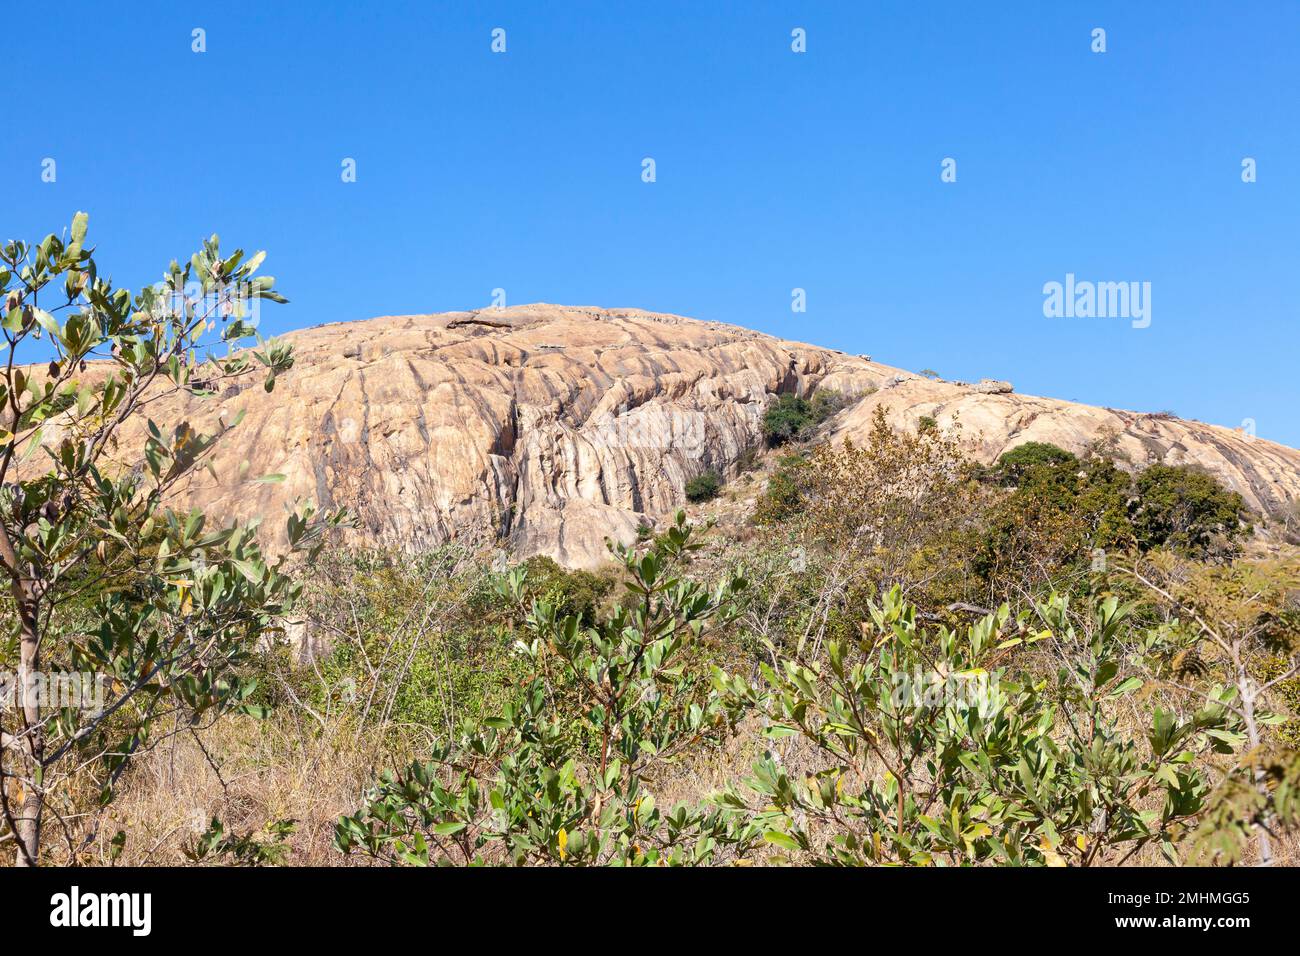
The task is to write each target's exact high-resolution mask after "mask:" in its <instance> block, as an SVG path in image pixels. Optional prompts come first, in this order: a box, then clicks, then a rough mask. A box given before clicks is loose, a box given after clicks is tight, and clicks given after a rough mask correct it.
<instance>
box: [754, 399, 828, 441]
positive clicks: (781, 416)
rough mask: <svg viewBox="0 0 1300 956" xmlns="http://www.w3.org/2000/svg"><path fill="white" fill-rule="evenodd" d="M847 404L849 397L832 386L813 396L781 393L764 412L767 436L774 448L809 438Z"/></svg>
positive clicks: (765, 435) (763, 426) (763, 427)
mask: <svg viewBox="0 0 1300 956" xmlns="http://www.w3.org/2000/svg"><path fill="white" fill-rule="evenodd" d="M846 404H848V400H847V399H846V398H845V397H844V396H843V395H841V394H840V393H839V392H836V391H834V390H832V389H818V390H817V391H816V392H814V393H813V396H812V398H811V399H807V398H801V397H800V396H798V395H779V396H777V399H776V401H774V402H773V403H772V404H771V405H769V406H768V408H767V411H766V412H764V414H763V424H762V430H763V438H764V439H766V441H767V444H768V445H769V446H771V447H776V446H777V445H784V444H786V443H788V442H791V441H797V440H800V439H804V438H807V437H808V436H809V434H811V432H812V430H813V429H814V428H816V427H817V426H818V425H820V424H821V423H822V422H824V421H826V419H828V418H830V417H831V416H832V415H834V414H835V413H836V412H838V411H839V410H840V409H842V408H844V407H845V405H846Z"/></svg>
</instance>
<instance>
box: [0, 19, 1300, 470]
mask: <svg viewBox="0 0 1300 956" xmlns="http://www.w3.org/2000/svg"><path fill="white" fill-rule="evenodd" d="M51 11H53V12H51ZM4 23H5V37H6V42H5V44H4V46H5V60H6V75H7V76H9V77H10V79H11V83H10V94H9V96H8V97H7V105H8V108H7V110H6V113H7V115H8V120H7V122H6V123H5V130H4V135H3V145H0V200H2V202H0V210H3V213H4V220H3V222H0V233H2V234H3V237H5V238H9V237H22V238H29V239H39V238H40V237H41V236H42V235H44V234H45V233H47V232H50V231H55V230H57V229H59V228H61V227H62V226H63V225H65V224H66V223H67V222H68V221H69V220H70V218H71V216H72V214H73V212H74V211H76V210H77V209H85V210H87V211H88V212H89V213H90V217H91V218H90V224H91V228H90V236H91V240H92V241H93V242H94V243H96V244H97V245H98V247H99V251H100V260H101V267H107V268H109V269H110V270H111V271H112V272H113V274H114V277H115V278H116V280H117V281H118V282H119V283H126V284H129V285H131V286H132V287H135V286H137V285H139V284H140V283H142V282H145V281H152V280H154V279H156V278H158V277H159V276H160V274H161V271H162V269H163V268H164V266H165V265H166V263H167V262H168V261H169V260H170V259H171V258H173V257H180V256H187V255H188V254H189V253H190V252H191V251H192V250H193V249H194V248H195V247H196V246H197V244H198V242H199V240H200V238H201V237H202V236H204V235H206V234H207V233H209V232H212V231H216V232H219V233H220V234H221V236H222V238H223V242H224V243H225V244H227V245H228V246H229V247H231V248H233V245H234V244H239V245H243V246H245V247H246V248H250V249H253V248H266V249H268V250H269V257H268V262H267V267H266V271H269V272H270V273H272V274H274V275H276V276H277V277H278V278H279V282H280V287H281V288H282V289H283V291H284V292H285V294H286V295H288V296H289V298H290V299H291V300H292V301H291V304H290V305H287V306H281V307H278V308H275V307H270V308H268V309H267V310H266V311H267V313H269V315H268V316H267V318H266V321H265V322H264V330H265V331H267V332H279V331H284V330H288V329H292V328H299V327H303V326H308V325H315V324H318V323H322V322H332V321H338V320H347V319H360V318H366V317H369V316H372V315H380V314H393V313H410V312H433V311H445V310H450V309H463V308H473V307H482V306H486V305H487V304H488V303H489V300H490V296H491V290H492V289H494V288H497V287H501V288H504V289H505V290H506V294H507V301H508V302H509V303H511V304H518V303H524V302H532V301H549V302H560V303H571V304H583V305H604V306H638V307H642V308H647V309H655V310H661V311H668V312H678V313H682V314H686V315H693V316H697V317H700V318H707V319H715V320H719V321H724V322H734V323H738V324H741V325H746V326H750V327H753V328H757V329H761V330H763V331H766V332H771V333H773V334H776V335H781V336H784V337H788V338H793V339H798V340H802V341H807V342H814V343H817V344H821V345H826V346H831V347H837V348H841V349H844V350H845V351H848V352H869V353H871V354H872V355H873V356H874V357H876V358H877V359H878V360H880V361H884V362H888V363H891V364H895V365H900V366H903V367H907V368H913V369H920V368H924V367H932V368H934V369H936V370H938V371H939V372H940V373H941V374H942V375H944V376H945V377H949V378H962V379H977V378H980V377H982V376H988V377H995V378H1007V379H1010V380H1012V381H1013V382H1014V383H1015V384H1016V387H1017V388H1018V389H1019V390H1020V391H1023V392H1030V393H1038V394H1047V395H1053V396H1058V397H1061V398H1067V399H1075V400H1078V401H1085V402H1090V403H1095V404H1101V405H1111V406H1116V407H1124V408H1135V409H1140V410H1159V409H1166V408H1167V409H1172V410H1174V411H1175V412H1177V413H1178V414H1180V415H1182V416H1185V417H1194V418H1200V419H1203V420H1205V421H1211V422H1217V423H1220V424H1225V425H1229V426H1236V425H1238V424H1240V423H1241V421H1242V420H1243V419H1245V418H1253V419H1255V420H1256V422H1257V423H1258V432H1259V434H1260V435H1261V436H1262V437H1267V438H1273V439H1276V440H1278V441H1282V442H1285V443H1287V444H1291V445H1300V416H1298V415H1297V410H1298V409H1300V374H1297V366H1298V365H1300V347H1298V346H1300V331H1297V330H1298V329H1300V290H1298V289H1297V284H1298V283H1300V182H1298V181H1297V170H1300V53H1298V52H1297V44H1298V43H1300V3H1296V2H1294V0H1278V2H1252V3H1248V4H1240V3H1226V2H1225V3H1211V2H1205V3H1184V2H1173V0H1169V2H1157V0H1152V2H1143V3H1130V2H1125V3H1086V2H1070V3H1048V2H1030V0H1024V2H992V0H988V2H980V3H976V2H957V0H948V2H921V0H913V2H901V0H900V2H895V3H887V2H881V3H876V2H872V3H866V2H832V0H819V2H807V3H797V2H762V0H747V2H708V0H695V2H670V0H660V2H655V3H633V2H627V3H622V2H606V0H602V2H596V0H592V2H580V3H579V2H564V0H556V2H548V3H542V2H518V3H494V2H469V0H464V2H459V3H440V2H427V0H426V2H421V3H406V2H396V0H386V2H384V3H374V4H362V3H342V2H328V0H317V2H312V3H306V2H299V3H258V4H254V3H233V2H232V3H222V4H213V3H203V4H198V3H193V4H191V3H130V4H126V3H122V4H117V3H114V4H109V3H102V2H101V3H76V2H73V3H68V2H64V3H59V4H57V5H56V7H53V8H52V7H48V6H46V7H42V6H40V5H38V4H35V3H27V2H24V3H17V4H12V5H11V9H10V10H8V11H6V13H5V16H4ZM195 27H201V28H203V29H205V30H206V33H207V52H206V53H203V54H196V53H193V52H191V30H192V29H194V28H195ZM494 27H502V28H504V29H505V30H506V31H507V34H506V37H507V52H506V53H505V54H504V55H495V54H493V53H492V52H491V50H490V43H491V36H490V33H491V30H492V29H493V28H494ZM795 27H803V28H805V29H806V31H807V44H808V51H807V53H805V54H802V55H800V54H795V53H793V52H791V49H790V42H791V40H790V31H791V30H792V29H793V28H795ZM1094 27H1103V28H1104V29H1105V30H1106V31H1107V52H1106V53H1105V54H1094V53H1092V52H1091V50H1090V44H1091V37H1090V33H1091V31H1092V29H1093V28H1094ZM647 156H650V157H653V158H654V159H655V161H656V164H657V182H655V183H653V184H647V183H643V182H642V181H641V161H642V159H643V158H644V157H647ZM1247 156H1249V157H1254V158H1255V159H1256V161H1257V163H1258V182H1256V183H1253V184H1244V183H1243V182H1242V181H1241V161H1242V158H1243V157H1247ZM45 157H52V158H54V159H55V160H56V161H57V164H58V166H57V175H58V178H57V181H56V182H55V183H43V182H42V181H41V161H42V159H43V158H45ZM344 157H352V158H354V159H355V160H356V162H357V182H355V183H343V182H342V181H341V178H340V171H341V167H340V164H341V162H342V160H343V158H344ZM945 157H952V158H954V159H956V160H957V164H958V166H957V172H958V177H957V182H956V183H952V184H945V183H942V182H941V181H940V175H939V174H940V163H941V161H942V160H943V159H944V158H945ZM1067 272H1072V273H1074V274H1076V275H1077V276H1078V277H1079V278H1080V279H1092V280H1102V281H1128V280H1133V281H1148V282H1150V283H1151V284H1152V324H1151V327H1150V328H1147V329H1142V330H1135V329H1133V328H1131V326H1130V323H1129V322H1128V321H1126V320H1124V319H1048V318H1045V317H1044V316H1043V308H1042V306H1043V293H1042V288H1043V284H1044V283H1045V282H1049V281H1053V280H1056V281H1063V280H1064V277H1065V274H1066V273H1067ZM795 287H801V288H804V289H806V290H807V303H808V310H807V312H806V313H804V314H795V313H792V312H791V309H790V295H791V289H792V288H795Z"/></svg>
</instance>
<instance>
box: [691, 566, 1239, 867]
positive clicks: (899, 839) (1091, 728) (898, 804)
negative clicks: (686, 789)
mask: <svg viewBox="0 0 1300 956" xmlns="http://www.w3.org/2000/svg"><path fill="white" fill-rule="evenodd" d="M1128 613H1129V612H1128V609H1126V608H1121V607H1119V606H1118V604H1117V602H1116V601H1115V600H1114V599H1113V598H1112V599H1109V600H1107V601H1105V602H1103V603H1101V604H1099V605H1097V606H1096V607H1095V608H1093V609H1092V611H1091V612H1090V615H1089V616H1090V621H1089V625H1088V628H1087V630H1086V631H1084V632H1083V633H1079V632H1076V629H1075V625H1074V623H1073V622H1072V619H1071V616H1070V614H1069V613H1068V610H1067V607H1066V604H1065V602H1064V601H1063V600H1059V599H1054V600H1053V601H1051V602H1048V603H1047V604H1045V605H1042V606H1040V607H1039V609H1038V615H1039V617H1040V620H1041V621H1042V623H1044V624H1046V625H1047V626H1046V627H1045V628H1043V629H1041V630H1037V629H1035V628H1033V627H1030V626H1029V623H1030V618H1029V612H1027V611H1026V612H1024V613H1022V615H1020V616H1019V618H1017V619H1016V621H1015V626H1014V627H1010V626H1009V625H1010V624H1011V623H1012V622H1011V619H1010V615H1009V611H1008V609H1007V608H1006V606H1005V605H1004V606H1003V607H1002V608H1001V609H1000V610H999V611H998V612H996V613H995V614H991V615H989V616H987V617H985V618H983V619H982V620H980V621H979V622H978V623H976V624H975V625H973V626H970V627H968V628H966V629H964V630H961V631H957V630H950V629H948V628H947V627H943V626H940V627H939V628H938V629H937V630H935V631H930V632H926V631H924V630H922V628H921V627H919V626H918V624H917V620H916V609H915V607H914V606H913V605H910V604H908V603H907V602H905V601H904V600H903V599H902V597H901V593H900V591H899V590H898V589H894V590H893V591H891V592H889V593H887V594H886V595H885V596H884V599H883V602H882V604H881V605H880V606H875V605H873V606H872V608H871V617H872V620H871V622H870V623H869V625H864V631H863V634H862V635H861V636H860V637H857V638H853V639H849V640H846V641H832V642H830V643H829V644H828V646H827V654H826V658H825V660H806V659H801V658H799V657H784V658H783V659H781V660H780V661H779V662H778V666H775V667H774V666H769V665H767V664H764V665H763V668H762V670H763V675H764V678H765V680H766V686H765V687H757V686H754V685H751V684H750V683H749V682H748V681H746V680H743V679H740V678H736V677H730V676H728V675H726V674H724V673H722V672H717V673H716V675H715V681H716V683H717V684H718V686H719V687H722V688H724V689H725V690H726V691H727V692H728V693H729V694H730V695H731V696H732V697H733V698H734V699H735V701H736V702H737V705H738V706H745V707H752V708H754V709H757V710H758V711H759V712H760V713H761V714H762V715H763V717H764V719H765V721H766V722H767V726H768V730H767V734H768V736H769V737H770V738H772V740H773V741H774V742H779V741H781V740H782V739H784V738H787V737H792V736H797V737H799V738H801V739H802V740H803V741H805V742H806V744H808V745H811V746H812V747H813V748H814V751H815V753H816V754H817V755H819V757H820V760H819V761H818V762H817V763H816V764H815V765H814V770H813V772H811V773H805V774H800V775H798V776H795V775H792V773H791V771H789V770H788V769H786V767H785V766H784V764H783V763H780V762H777V761H776V760H774V759H773V757H772V756H770V755H769V756H768V757H765V758H764V759H763V760H760V761H759V762H758V763H757V764H756V765H755V768H754V770H755V773H754V776H753V778H752V779H751V780H750V781H749V786H750V787H751V788H752V789H753V791H754V792H755V793H756V794H757V797H758V801H759V805H758V806H757V807H753V808H750V812H752V813H754V814H755V818H756V820H757V821H758V822H759V824H760V825H761V826H763V828H764V830H765V834H764V835H765V838H766V839H767V840H768V841H769V842H770V843H772V844H773V845H775V846H777V847H780V848H782V849H784V850H787V851H790V852H791V853H793V854H794V858H795V859H798V860H806V861H808V862H815V863H826V864H852V865H857V864H880V863H906V864H914V865H934V864H946V865H962V864H971V863H981V862H990V863H1001V864H1012V865H1023V864H1037V865H1044V864H1046V865H1049V866H1050V865H1058V866H1059V865H1065V864H1066V863H1076V864H1082V865H1093V864H1101V863H1107V862H1109V863H1117V862H1120V861H1121V860H1123V859H1125V858H1127V856H1128V855H1130V854H1131V853H1133V852H1135V851H1136V850H1137V849H1140V848H1141V847H1143V846H1146V845H1153V846H1159V847H1160V849H1161V850H1162V851H1163V852H1164V853H1165V854H1166V855H1167V856H1168V857H1170V858H1171V859H1176V858H1177V854H1178V849H1179V844H1180V842H1181V841H1182V840H1184V839H1185V838H1186V836H1187V834H1188V832H1189V827H1188V826H1187V824H1188V821H1191V820H1194V819H1195V818H1196V817H1197V815H1198V814H1199V813H1200V812H1201V811H1203V810H1204V809H1205V807H1206V797H1207V793H1208V792H1209V789H1210V784H1209V782H1208V781H1207V779H1206V776H1205V774H1204V771H1203V770H1201V769H1199V768H1198V767H1196V766H1194V765H1193V762H1192V761H1193V760H1194V759H1196V757H1197V756H1198V755H1203V754H1207V753H1210V752H1219V753H1228V752H1231V750H1232V748H1233V747H1234V746H1237V745H1239V744H1240V743H1241V742H1242V741H1243V740H1244V736H1243V735H1242V734H1241V733H1240V730H1239V727H1238V723H1237V722H1236V720H1235V718H1234V715H1233V709H1232V708H1231V707H1230V706H1227V704H1230V703H1231V701H1232V697H1233V694H1232V692H1231V691H1228V690H1225V689H1223V688H1219V689H1217V690H1215V691H1213V692H1212V693H1211V695H1210V699H1209V700H1208V701H1207V702H1206V703H1205V704H1204V706H1202V707H1200V709H1198V710H1195V711H1193V712H1186V713H1182V712H1178V711H1169V710H1164V709H1161V708H1160V707H1156V708H1154V710H1153V711H1150V718H1149V724H1148V726H1147V727H1146V728H1144V729H1143V728H1134V729H1132V730H1130V729H1128V725H1127V723H1126V721H1127V718H1128V711H1127V707H1128V705H1129V704H1130V703H1131V702H1132V701H1133V700H1134V695H1135V694H1136V693H1137V692H1138V690H1139V689H1140V688H1141V687H1142V686H1143V684H1144V680H1143V678H1142V677H1141V676H1140V675H1139V674H1136V673H1131V672H1129V670H1128V667H1129V665H1128V664H1127V660H1128V658H1129V656H1130V651H1129V647H1130V642H1131V641H1132V640H1133V636H1132V635H1131V634H1129V633H1127V629H1126V621H1127V618H1128ZM868 628H869V629H868ZM1048 640H1051V641H1054V642H1055V646H1054V649H1055V650H1056V652H1057V653H1059V654H1060V655H1062V657H1063V666H1062V667H1061V668H1060V671H1059V673H1058V674H1057V675H1056V677H1055V680H1052V681H1046V682H1045V681H1042V680H1040V679H1038V678H1035V677H1032V676H1031V675H1028V674H1023V675H1016V674H1013V673H1011V671H1010V670H1008V669H1006V668H1004V667H1001V666H999V664H1000V662H1001V661H1002V660H1003V659H1004V658H1005V654H1006V652H1007V649H1008V648H1011V647H1013V646H1016V645H1020V644H1026V643H1036V642H1041V641H1048ZM1160 640H1161V637H1160V635H1159V634H1158V633H1157V634H1148V635H1145V636H1143V637H1141V638H1139V641H1138V643H1139V646H1142V647H1144V648H1145V649H1147V650H1148V651H1150V650H1152V648H1153V647H1154V646H1155V645H1157V644H1158V643H1159V641H1160ZM1063 728H1073V729H1074V730H1073V732H1070V731H1069V730H1065V731H1064V732H1062V729H1063ZM1152 794H1155V795H1159V799H1157V800H1152V799H1150V796H1151V795H1152ZM730 799H731V800H733V801H738V800H739V799H740V798H739V797H738V796H737V795H735V794H732V795H731V797H730ZM742 805H743V806H746V807H748V806H749V805H748V804H747V803H745V804H742ZM736 809H739V806H737V807H736Z"/></svg>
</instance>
